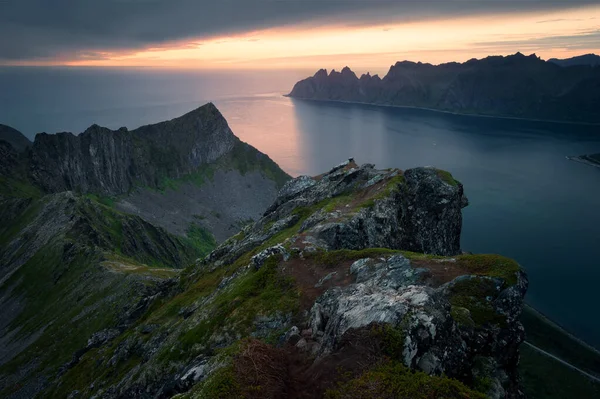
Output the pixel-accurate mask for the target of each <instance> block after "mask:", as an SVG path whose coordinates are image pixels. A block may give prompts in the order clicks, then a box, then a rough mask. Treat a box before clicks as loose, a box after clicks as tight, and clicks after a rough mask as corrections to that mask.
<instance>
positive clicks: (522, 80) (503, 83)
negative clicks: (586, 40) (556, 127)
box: [289, 52, 600, 123]
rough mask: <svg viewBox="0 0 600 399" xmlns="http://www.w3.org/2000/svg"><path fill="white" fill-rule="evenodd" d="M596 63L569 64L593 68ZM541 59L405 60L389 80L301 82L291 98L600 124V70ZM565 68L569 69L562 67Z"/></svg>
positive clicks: (517, 56)
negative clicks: (438, 62)
mask: <svg viewBox="0 0 600 399" xmlns="http://www.w3.org/2000/svg"><path fill="white" fill-rule="evenodd" d="M593 60H594V59H593V57H591V58H590V57H584V58H582V59H576V60H575V59H574V60H572V61H569V62H567V64H571V63H572V64H573V65H592V62H594V61H593ZM555 64H561V63H560V62H546V61H544V60H542V59H541V58H540V57H538V56H537V55H536V54H530V55H524V54H522V53H520V52H519V53H516V54H513V55H508V56H489V57H486V58H482V59H471V60H468V61H466V62H464V63H457V62H451V63H445V64H440V65H432V64H427V63H421V62H417V63H415V62H411V61H399V62H396V63H395V64H394V65H392V66H390V68H389V70H388V73H387V74H386V75H385V77H384V78H383V79H374V78H368V76H366V75H363V76H362V77H361V78H360V79H358V78H356V79H355V78H354V77H351V76H350V75H349V74H348V78H347V79H340V78H339V76H340V74H339V73H335V74H333V73H332V74H330V75H329V76H328V77H325V76H321V77H320V78H319V79H314V78H307V79H304V80H302V81H300V82H297V83H296V84H295V85H294V87H293V89H292V91H291V92H290V94H289V96H290V97H295V98H302V99H308V100H311V99H313V100H328V101H343V102H358V103H370V104H380V105H388V106H389V105H392V106H409V107H422V108H428V109H437V110H442V111H451V112H456V113H468V114H478V115H488V116H503V117H516V118H534V119H543V120H564V121H573V122H588V123H598V122H600V113H599V111H598V110H600V97H598V90H595V87H597V85H598V82H600V69H599V68H597V67H580V68H561V67H560V66H559V65H555ZM563 65H564V64H563Z"/></svg>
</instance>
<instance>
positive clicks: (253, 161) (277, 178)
mask: <svg viewBox="0 0 600 399" xmlns="http://www.w3.org/2000/svg"><path fill="white" fill-rule="evenodd" d="M159 153H160V154H162V152H159ZM167 153H168V152H167ZM161 159H163V157H162V156H161V157H159V161H160V160H161ZM166 159H167V161H168V158H166ZM173 159H176V157H175V158H173ZM167 161H165V162H166V163H165V162H159V167H160V168H161V172H162V177H161V178H160V179H159V183H158V184H157V186H156V189H157V190H158V191H160V192H164V191H166V190H178V189H179V187H180V186H181V184H184V183H192V184H195V185H196V186H198V187H200V186H202V185H204V184H205V183H206V182H207V181H213V180H214V176H215V173H216V172H217V171H218V170H223V171H228V170H237V171H238V172H240V173H241V174H242V175H245V174H247V173H249V172H253V171H258V172H260V173H262V174H263V175H264V176H265V177H267V178H268V179H270V180H272V181H273V182H275V185H276V186H277V188H281V187H283V185H284V184H285V183H286V182H287V181H288V180H290V178H291V177H290V176H289V175H288V174H287V173H285V172H284V171H283V170H281V169H280V168H279V166H278V165H277V164H276V163H275V162H273V160H271V158H269V157H268V156H267V155H265V154H262V153H261V152H259V151H258V150H256V149H255V148H254V147H252V146H250V145H249V144H246V143H244V142H242V141H240V140H237V139H236V142H235V144H234V146H233V148H232V150H231V151H230V152H229V153H227V154H225V155H223V156H222V157H221V158H219V159H218V160H216V161H215V162H213V163H210V164H203V165H200V166H199V167H198V168H197V169H196V170H195V171H193V172H191V173H188V174H186V175H185V176H182V177H179V178H173V177H170V176H173V175H174V173H173V171H172V170H171V169H172V165H171V164H170V163H169V162H167Z"/></svg>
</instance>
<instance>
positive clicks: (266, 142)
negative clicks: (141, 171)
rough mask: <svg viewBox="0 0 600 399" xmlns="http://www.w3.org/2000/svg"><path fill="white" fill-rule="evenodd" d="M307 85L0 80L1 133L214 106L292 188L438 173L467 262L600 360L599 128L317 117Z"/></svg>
mask: <svg viewBox="0 0 600 399" xmlns="http://www.w3.org/2000/svg"><path fill="white" fill-rule="evenodd" d="M307 75H309V71H293V72H285V73H283V72H270V73H264V72H262V73H258V72H236V73H233V72H227V73H207V72H203V73H196V72H186V73H173V72H168V71H163V72H158V71H139V70H138V71H133V70H131V71H100V70H85V71H82V70H76V69H70V70H68V69H0V123H4V124H8V125H11V126H13V127H15V128H17V129H19V130H21V131H23V132H24V133H26V134H27V135H28V136H29V137H33V135H34V134H35V133H37V132H41V131H47V132H56V131H74V132H80V131H82V130H84V129H85V128H86V127H87V126H89V125H91V124H92V123H98V124H100V125H104V126H108V127H110V128H118V127H120V126H128V127H137V126H139V125H142V124H147V123H153V122H158V121H161V120H164V119H169V118H173V117H176V116H179V115H181V114H183V113H185V112H187V111H189V110H191V109H193V108H195V107H197V106H199V105H201V104H203V103H204V102H206V101H213V102H215V103H216V105H217V106H218V107H219V108H220V109H221V111H222V112H223V114H224V115H225V117H226V118H227V119H228V121H229V123H230V125H231V127H232V129H233V131H234V132H235V133H236V134H237V135H238V136H239V137H240V138H241V139H242V140H244V141H247V142H249V143H251V144H253V145H254V146H255V147H257V148H258V149H260V150H261V151H263V152H265V153H267V154H269V155H270V156H271V157H272V158H273V159H274V160H275V161H277V162H278V163H279V165H281V167H282V168H283V169H285V170H286V171H287V172H289V173H290V174H292V175H299V174H311V175H314V174H318V173H321V172H323V171H325V170H328V169H329V168H330V167H332V166H333V165H335V164H337V163H338V162H340V161H342V160H344V159H346V158H348V157H354V158H355V159H356V160H357V161H358V162H359V163H364V162H370V163H375V164H377V165H378V166H379V167H400V168H410V167H414V166H421V165H435V166H437V167H440V168H444V169H447V170H449V171H451V172H452V173H453V174H454V176H455V177H457V178H458V179H459V180H461V181H462V182H463V184H464V185H465V188H466V192H467V195H468V197H469V199H470V202H471V204H470V205H469V207H468V208H466V209H465V210H464V231H463V236H462V246H463V249H465V250H469V251H473V252H495V253H501V254H504V255H507V256H510V257H513V258H515V259H517V260H518V261H519V262H520V263H521V264H522V265H523V266H524V267H525V268H526V269H527V271H528V273H529V277H530V283H531V285H530V290H529V293H528V296H527V300H528V302H529V303H531V304H532V305H533V306H535V307H536V308H538V309H540V310H541V311H542V312H544V313H545V314H547V315H549V316H550V317H551V318H553V319H554V320H556V321H557V322H558V323H560V324H561V325H563V326H565V327H566V328H567V329H568V330H570V331H572V332H574V333H575V334H576V335H578V336H580V337H582V338H583V339H585V340H587V341H588V342H590V343H592V344H593V345H595V346H597V347H600V318H599V316H600V312H599V310H598V305H599V304H600V300H599V295H598V293H597V292H596V289H597V287H598V285H599V284H600V261H599V259H600V212H599V211H598V206H599V205H600V169H596V168H592V167H590V166H586V165H583V164H579V163H576V162H571V161H568V160H566V159H565V155H574V154H583V153H590V152H600V127H589V126H588V127H586V126H575V125H561V124H552V123H542V122H527V121H514V120H503V119H490V118H475V117H465V116H455V115H448V114H441V113H435V112H430V111H421V110H410V109H392V108H378V107H370V106H358V105H342V104H325V103H311V102H305V101H298V100H290V99H287V98H284V97H282V96H281V94H282V93H285V92H288V91H289V90H290V89H291V87H292V85H293V83H294V82H295V81H296V80H298V79H300V78H303V77H305V76H307Z"/></svg>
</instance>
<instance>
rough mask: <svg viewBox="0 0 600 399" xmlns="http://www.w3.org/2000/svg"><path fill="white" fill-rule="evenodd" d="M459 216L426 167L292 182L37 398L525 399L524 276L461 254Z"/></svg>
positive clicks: (93, 341)
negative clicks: (521, 365) (521, 362)
mask: <svg viewBox="0 0 600 399" xmlns="http://www.w3.org/2000/svg"><path fill="white" fill-rule="evenodd" d="M466 205H467V201H466V197H465V195H464V192H463V187H462V185H461V184H460V182H458V181H456V180H455V179H454V178H453V177H452V176H451V175H450V174H449V173H447V172H444V171H441V170H438V169H434V168H415V169H409V170H406V171H402V170H398V169H387V170H378V169H376V168H375V167H374V166H373V165H368V164H367V165H362V166H358V165H357V164H355V163H354V161H352V160H349V161H347V162H344V163H343V164H340V165H338V166H336V167H335V168H333V169H332V170H331V171H329V172H327V173H325V174H323V175H320V176H314V177H311V176H301V177H299V178H296V179H294V180H291V181H289V182H288V183H286V184H285V185H284V186H283V187H282V189H281V190H280V191H279V194H278V196H277V198H276V200H275V201H274V202H273V204H272V205H271V206H270V207H269V208H268V209H267V210H266V212H264V215H263V216H262V217H261V218H260V220H258V221H257V222H255V223H254V224H252V225H249V226H246V227H245V228H244V229H242V231H241V232H239V233H238V234H237V235H235V236H233V237H231V238H230V239H228V240H227V241H226V242H224V243H223V244H222V245H220V246H219V247H218V248H217V249H216V250H215V251H213V252H212V253H211V254H210V255H209V256H208V257H206V258H205V259H203V260H201V261H199V262H198V263H197V264H196V265H194V266H193V267H190V268H188V269H186V270H185V272H184V273H183V274H182V275H181V276H180V277H179V281H178V282H177V283H173V284H172V285H170V286H168V287H167V288H165V289H162V288H161V289H159V290H158V291H157V290H149V291H148V292H146V293H144V294H143V297H142V298H139V299H138V300H136V305H135V306H134V307H133V308H132V309H129V310H128V311H127V312H126V313H127V314H128V315H130V316H127V317H126V318H125V319H127V320H128V321H127V322H126V323H121V327H117V330H118V333H117V331H116V330H115V327H114V325H104V326H102V328H98V330H97V331H93V333H89V334H88V335H86V336H85V339H84V340H83V341H82V342H81V343H80V345H79V346H78V347H77V348H74V350H73V352H74V355H73V356H71V357H69V358H67V359H65V361H64V362H63V363H62V364H61V366H60V367H59V368H58V369H57V370H59V371H58V372H57V374H53V373H52V372H51V369H48V370H47V372H46V376H47V381H46V383H45V385H44V394H45V396H48V397H68V396H69V395H71V396H76V395H79V396H82V397H99V398H100V397H101V398H125V397H159V398H169V397H174V396H177V395H178V394H186V395H188V396H190V397H199V398H213V397H256V395H257V392H258V393H259V395H260V397H263V398H278V397H289V396H292V397H302V398H321V397H323V396H324V395H325V392H326V391H328V392H329V394H328V395H329V396H328V397H354V396H348V394H347V392H348V390H349V391H352V392H353V395H354V394H356V395H358V396H357V397H373V395H375V396H377V397H382V398H393V397H397V396H398V395H399V393H398V392H396V391H395V390H394V389H396V388H393V384H392V385H387V384H388V383H391V382H393V381H396V379H397V378H406V379H407V380H406V381H405V383H402V384H401V387H402V388H401V389H403V391H402V392H403V395H405V396H406V395H408V397H411V395H413V396H414V395H417V394H422V393H426V394H427V395H430V396H432V397H435V395H436V392H438V393H439V392H449V393H448V394H447V395H448V397H449V398H454V397H456V398H459V397H461V398H462V397H472V398H479V397H483V395H484V394H485V395H488V396H489V397H492V398H505V397H506V398H516V397H521V396H522V394H521V393H520V389H519V379H518V376H517V372H516V365H517V363H518V359H519V344H520V343H521V341H522V340H523V335H524V332H523V328H522V326H521V324H520V323H519V321H518V318H519V314H520V312H521V307H522V303H523V296H524V295H525V291H526V290H527V278H526V276H525V274H524V273H523V272H522V271H521V269H520V267H519V265H518V264H516V263H515V262H514V261H512V260H510V259H506V258H503V257H500V256H496V255H472V254H465V253H462V251H461V249H460V245H459V244H460V230H461V209H462V208H463V207H464V206H466ZM89 214H90V212H85V215H89ZM89 218H90V216H86V220H87V219H89ZM94 224H96V223H94ZM109 225H110V224H109ZM135 230H137V228H135V229H134V231H135ZM86 236H90V234H89V233H87V234H86ZM97 236H98V237H102V234H99V235H97ZM95 242H98V243H101V242H103V239H101V238H97V239H96V241H95ZM102 246H103V247H106V245H102ZM139 246H140V244H136V245H135V247H139ZM130 247H131V246H130V245H128V246H127V248H130ZM122 248H124V247H122ZM128 251H129V250H128ZM117 263H118V262H117ZM105 265H106V267H109V268H111V269H112V268H117V270H123V269H126V265H121V266H118V265H113V263H112V262H110V261H109V262H105ZM152 304H156V305H152ZM136 309H137V310H136ZM257 370H260V372H258V373H257ZM411 370H412V371H411ZM390 373H391V374H390ZM107 376H110V378H107ZM401 376H403V377H401ZM11 378H12V377H11ZM373 378H375V380H374V381H372V379H373ZM377 378H384V379H386V378H388V379H387V380H385V381H387V382H386V383H383V382H381V381H379V380H377ZM0 381H2V380H0ZM403 381H404V380H403ZM21 382H22V383H26V382H27V381H26V380H25V381H21ZM345 384H350V385H345ZM381 387H386V390H385V391H381V390H380V389H381ZM442 387H446V388H442ZM448 387H451V388H448ZM398 389H400V388H398ZM406 389H409V391H406ZM442 389H443V390H442ZM361 390H364V391H361ZM410 390H414V391H410ZM253 395H254V396H253ZM332 395H333V396H332ZM335 395H338V396H335ZM361 395H362V396H361Z"/></svg>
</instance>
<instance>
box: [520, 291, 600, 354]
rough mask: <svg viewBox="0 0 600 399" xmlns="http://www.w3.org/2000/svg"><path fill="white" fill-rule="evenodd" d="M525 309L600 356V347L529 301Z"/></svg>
mask: <svg viewBox="0 0 600 399" xmlns="http://www.w3.org/2000/svg"><path fill="white" fill-rule="evenodd" d="M523 311H528V312H530V313H532V314H533V315H535V316H536V317H537V318H539V319H540V320H542V321H544V323H546V324H548V325H549V326H551V327H554V328H555V329H557V330H558V331H560V332H561V333H562V334H563V335H565V336H566V337H568V338H570V339H572V340H573V341H575V342H577V343H578V344H580V345H581V346H583V347H584V348H586V349H587V350H589V351H590V352H593V353H595V354H597V355H599V356H600V349H597V348H596V347H595V346H593V345H591V344H588V343H587V342H585V341H584V340H583V339H581V338H578V337H577V336H575V335H573V334H572V333H570V332H569V331H567V330H566V329H565V328H564V327H562V326H561V325H560V324H558V323H556V322H555V321H553V320H552V319H550V318H549V317H548V316H546V315H545V314H543V313H542V312H540V311H539V310H537V309H536V308H534V307H533V306H531V305H530V304H528V303H527V302H525V304H524V306H523Z"/></svg>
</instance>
